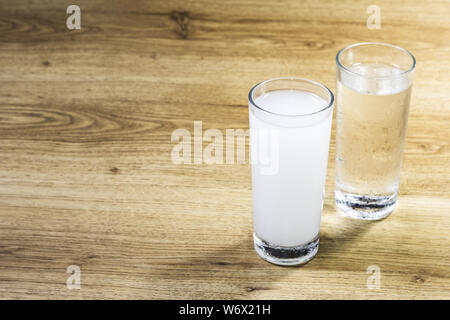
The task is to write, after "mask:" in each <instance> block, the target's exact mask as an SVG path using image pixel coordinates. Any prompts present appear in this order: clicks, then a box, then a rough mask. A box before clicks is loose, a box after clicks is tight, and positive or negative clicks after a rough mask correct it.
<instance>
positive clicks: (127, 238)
mask: <svg viewBox="0 0 450 320" xmlns="http://www.w3.org/2000/svg"><path fill="white" fill-rule="evenodd" d="M369 4H370V3H366V2H363V3H358V4H355V3H353V2H352V1H339V3H338V2H335V3H330V2H329V1H294V0H290V1H285V2H284V3H283V4H280V3H279V2H277V1H273V0H270V1H264V2H263V3H262V2H260V1H254V0H249V1H237V0H236V1H234V0H233V1H226V2H216V1H212V0H202V1H195V2H187V1H151V2H149V1H143V0H142V1H133V4H130V3H129V2H127V1H114V2H109V1H86V0H85V1H79V5H80V7H81V10H82V29H81V30H79V31H69V30H67V29H66V26H65V18H66V14H65V10H66V7H65V6H66V4H64V3H62V2H60V1H56V0H47V1H36V2H30V1H25V0H19V1H12V0H11V1H2V2H1V3H0V61H1V63H0V138H1V139H0V298H3V299H5V298H50V299H52V298H53V299H56V298H77V299H78V298H80V299H81V298H113V299H114V298H134V299H162V298H167V299H175V298H186V299H192V298H214V299H216V298H230V299H231V298H233V299H241V298H243V299H245V298H248V299H260V298H266V299H272V298H277V299H300V298H314V299H316V298H326V299H329V298H346V299H347V298H356V299H361V298H374V299H376V298H380V299H384V298H394V299H406V298H412V299H417V298H422V299H429V298H430V299H431V298H438V299H439V298H447V299H448V298H450V294H449V293H450V279H449V265H450V253H449V250H448V248H449V245H450V236H449V232H448V230H449V229H450V219H449V217H448V213H449V209H450V200H449V196H450V188H449V186H450V184H449V181H450V168H449V148H448V137H449V134H450V128H449V127H448V121H449V120H450V119H449V118H450V110H449V106H448V91H449V89H450V86H449V84H450V81H449V80H450V75H449V74H448V72H447V70H448V56H449V54H450V46H449V40H450V27H449V26H448V23H447V21H448V18H447V14H446V13H447V12H448V11H449V9H450V4H449V2H448V1H430V2H427V3H422V4H420V3H416V2H414V1H399V2H397V1H396V2H388V1H379V2H378V3H377V5H379V6H380V8H381V14H382V28H381V29H380V30H369V29H367V27H366V19H367V16H368V15H367V14H366V8H367V6H368V5H369ZM360 41H384V42H390V43H394V44H397V45H400V46H402V47H405V48H407V49H409V50H411V51H412V52H413V53H414V54H415V56H416V58H417V61H418V65H417V71H416V79H415V83H414V88H413V97H412V105H411V112H410V116H409V124H408V131H407V138H406V146H405V155H404V163H403V171H402V178H401V186H400V198H399V207H398V209H397V211H396V212H395V213H394V214H393V215H392V216H391V217H389V218H388V219H386V220H383V221H380V222H359V221H354V220H349V219H345V218H342V217H340V216H339V215H338V214H337V213H336V211H335V208H334V199H333V184H334V150H335V145H334V129H333V133H332V143H331V147H330V157H329V166H328V174H327V182H326V198H325V206H324V214H323V223H322V227H321V244H320V250H319V254H318V256H317V257H316V258H315V259H314V260H313V261H311V262H310V263H309V264H307V265H305V266H303V267H301V268H280V267H277V266H273V265H270V264H268V263H265V262H264V261H262V260H261V259H260V258H259V257H258V256H257V255H256V253H255V252H254V250H253V248H252V239H251V233H252V213H251V212H252V206H251V180H250V167H249V165H248V163H246V164H240V165H237V164H234V165H226V164H224V165H206V164H202V165H194V164H192V165H176V164H174V163H172V161H171V158H170V153H171V150H172V147H173V146H174V144H173V143H171V140H170V137H171V134H172V132H173V131H174V130H175V129H177V128H186V129H188V130H189V131H190V132H193V123H194V121H202V124H203V129H204V130H206V129H208V128H217V129H219V130H221V132H223V133H225V130H226V129H228V128H242V129H246V128H248V111H247V100H246V99H247V93H248V90H249V89H250V88H251V86H253V85H254V84H255V83H257V82H259V81H261V80H264V79H267V78H272V77H276V76H287V75H289V76H303V77H307V78H311V79H314V80H317V81H320V82H323V83H325V84H326V85H328V86H329V87H330V88H331V89H333V90H334V88H335V86H334V81H335V66H334V64H335V62H334V57H335V54H336V52H337V51H338V50H339V49H340V48H342V47H343V46H345V45H347V44H350V43H354V42H360ZM247 151H248V150H247ZM69 265H78V266H80V268H81V279H82V284H81V289H80V290H68V289H67V287H66V279H67V277H68V276H69V275H68V274H67V273H66V268H67V267H68V266H69ZM370 265H377V266H379V267H380V269H381V274H382V280H381V288H380V289H379V290H369V289H368V288H367V286H366V281H367V278H368V276H369V275H368V274H367V273H366V270H367V268H368V267H369V266H370Z"/></svg>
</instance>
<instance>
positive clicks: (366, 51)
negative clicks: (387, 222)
mask: <svg viewBox="0 0 450 320" xmlns="http://www.w3.org/2000/svg"><path fill="white" fill-rule="evenodd" d="M336 63H337V75H336V76H337V94H336V101H337V106H336V108H337V109H336V175H335V177H336V181H335V200H336V207H337V209H338V211H339V212H341V213H343V214H345V215H347V216H350V217H353V218H357V219H364V220H378V219H382V218H384V217H387V216H388V215H389V214H391V213H392V211H393V210H394V208H395V205H396V201H397V192H398V186H399V176H400V169H401V164H402V156H403V145H404V141H405V132H406V125H407V121H408V111H409V102H410V96H411V86H412V81H413V73H414V67H415V64H416V61H415V59H414V56H413V55H412V54H411V53H410V52H408V51H407V50H405V49H402V48H400V47H397V46H393V45H389V44H384V43H358V44H354V45H351V46H348V47H345V48H344V49H342V50H341V51H339V53H338V54H337V56H336Z"/></svg>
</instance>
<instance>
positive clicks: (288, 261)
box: [253, 233, 319, 266]
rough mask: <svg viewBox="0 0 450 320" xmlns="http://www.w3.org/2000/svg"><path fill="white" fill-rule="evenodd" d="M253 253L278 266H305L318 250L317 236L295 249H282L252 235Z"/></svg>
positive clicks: (254, 234)
mask: <svg viewBox="0 0 450 320" xmlns="http://www.w3.org/2000/svg"><path fill="white" fill-rule="evenodd" d="M253 241H254V244H255V251H256V252H257V253H258V254H259V256H260V257H261V258H263V259H264V260H266V261H268V262H270V263H273V264H276V265H280V266H295V265H300V264H305V263H307V262H308V261H310V260H311V259H312V258H314V256H315V255H316V253H317V251H318V250H319V236H317V237H316V238H314V239H313V240H312V241H311V242H309V243H306V244H302V245H299V246H296V247H282V246H276V245H273V244H270V243H268V242H266V241H264V240H263V239H261V238H260V237H258V236H257V235H256V233H253Z"/></svg>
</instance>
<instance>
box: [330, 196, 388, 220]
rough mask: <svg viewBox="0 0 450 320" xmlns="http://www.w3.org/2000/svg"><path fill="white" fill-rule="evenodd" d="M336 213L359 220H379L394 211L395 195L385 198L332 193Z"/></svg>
mask: <svg viewBox="0 0 450 320" xmlns="http://www.w3.org/2000/svg"><path fill="white" fill-rule="evenodd" d="M334 197H335V202H336V207H337V209H338V212H339V213H341V214H343V215H345V216H348V217H351V218H354V219H360V220H380V219H383V218H386V217H387V216H389V215H390V214H391V213H392V212H393V211H394V209H395V205H396V203H397V193H394V194H392V195H386V196H374V195H360V194H352V193H345V192H342V191H340V190H335V192H334Z"/></svg>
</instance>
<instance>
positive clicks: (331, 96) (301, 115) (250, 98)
mask: <svg viewBox="0 0 450 320" xmlns="http://www.w3.org/2000/svg"><path fill="white" fill-rule="evenodd" d="M278 80H292V81H302V82H308V83H310V84H312V85H315V86H317V87H320V88H322V89H325V91H326V92H327V93H328V95H329V100H330V101H329V102H326V106H325V107H324V108H322V109H320V110H317V111H314V112H310V113H305V114H283V113H277V112H273V111H269V110H266V109H264V108H263V107H261V106H259V105H257V104H256V103H255V101H254V100H253V97H252V95H253V91H255V89H256V88H258V87H260V86H262V85H264V84H266V83H269V82H272V81H278ZM274 91H277V90H274ZM313 94H314V93H313ZM248 101H249V102H250V103H251V104H252V105H253V106H254V107H256V108H257V109H259V110H261V111H263V112H266V113H268V114H271V115H276V116H280V117H287V118H294V117H308V116H312V115H315V114H319V113H321V112H323V111H325V110H328V109H329V108H330V107H332V106H333V104H334V94H333V92H332V91H331V90H330V89H328V87H326V86H325V85H323V84H321V83H320V82H317V81H313V80H309V79H306V78H297V77H278V78H272V79H268V80H264V81H261V82H259V83H257V84H256V85H255V86H253V88H251V89H250V91H249V93H248Z"/></svg>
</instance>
